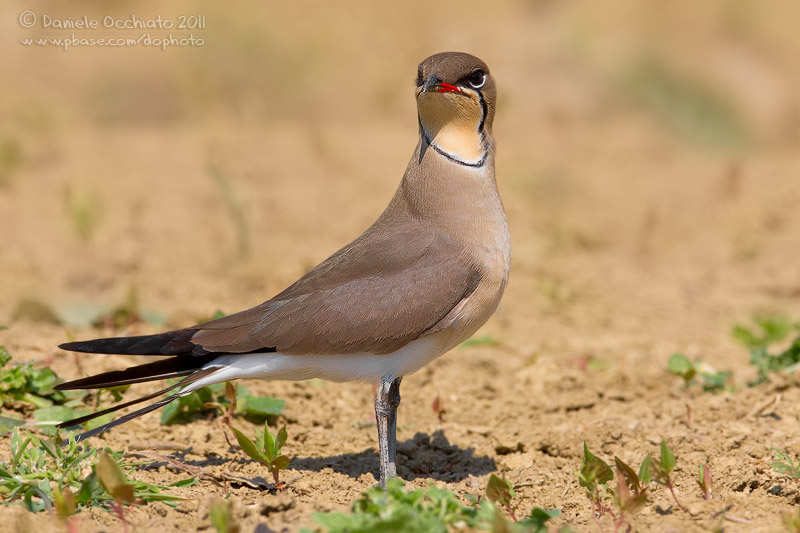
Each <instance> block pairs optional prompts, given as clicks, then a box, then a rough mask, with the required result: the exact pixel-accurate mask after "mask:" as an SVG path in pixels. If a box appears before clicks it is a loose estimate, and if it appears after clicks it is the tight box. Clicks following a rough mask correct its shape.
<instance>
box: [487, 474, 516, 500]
mask: <svg viewBox="0 0 800 533" xmlns="http://www.w3.org/2000/svg"><path fill="white" fill-rule="evenodd" d="M486 497H487V498H488V499H489V501H492V502H500V504H501V505H503V506H508V505H510V504H511V499H512V498H513V497H514V487H513V486H512V485H511V482H510V481H508V480H507V479H505V478H501V477H498V476H496V475H494V474H492V475H491V476H489V482H488V483H487V484H486Z"/></svg>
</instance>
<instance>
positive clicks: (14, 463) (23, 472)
mask: <svg viewBox="0 0 800 533" xmlns="http://www.w3.org/2000/svg"><path fill="white" fill-rule="evenodd" d="M59 442H61V438H60V437H59V436H58V435H56V436H55V437H54V438H53V439H48V438H41V437H37V436H35V435H32V434H30V433H27V432H20V431H19V429H17V428H15V429H14V430H13V431H12V433H11V438H10V449H11V460H10V462H8V463H6V462H3V461H0V497H2V500H3V501H2V503H3V504H4V505H13V504H21V505H24V506H25V508H26V509H28V510H29V511H42V510H46V509H51V508H53V506H54V504H56V507H57V510H58V508H59V507H60V508H61V509H60V510H59V512H64V513H67V516H69V515H70V514H71V511H70V510H71V509H77V510H80V509H82V508H86V507H91V506H101V507H112V505H111V503H112V502H116V503H115V504H119V502H122V504H125V503H128V502H133V501H136V502H138V501H143V502H151V501H162V502H165V503H167V504H168V505H169V504H170V502H173V501H175V500H180V499H181V498H180V497H178V496H174V495H171V494H166V493H163V492H161V491H162V490H163V489H168V488H170V487H178V486H190V485H192V484H194V483H195V482H196V479H195V478H188V479H183V480H180V481H177V482H175V483H172V484H170V485H167V486H163V485H153V484H150V483H145V482H144V481H132V482H128V481H126V480H125V476H124V474H123V473H122V468H123V467H126V466H127V467H130V465H125V464H124V463H123V462H122V452H112V451H108V450H106V451H103V452H102V453H98V451H97V449H88V448H84V447H81V446H78V444H77V443H76V442H75V439H74V438H70V439H69V440H68V441H66V442H64V443H63V445H59V444H58V443H59ZM86 470H90V473H89V474H88V475H86V473H85V472H86ZM116 471H118V472H116ZM123 485H126V486H124V487H123ZM128 487H130V488H128ZM70 494H71V495H72V496H70ZM131 494H132V496H131ZM72 500H74V505H73V503H72ZM72 514H74V513H72Z"/></svg>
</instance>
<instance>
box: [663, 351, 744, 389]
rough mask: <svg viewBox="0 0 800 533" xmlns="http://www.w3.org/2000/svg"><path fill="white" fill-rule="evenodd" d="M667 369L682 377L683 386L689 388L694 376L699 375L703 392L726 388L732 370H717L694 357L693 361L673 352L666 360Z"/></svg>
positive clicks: (693, 381)
mask: <svg viewBox="0 0 800 533" xmlns="http://www.w3.org/2000/svg"><path fill="white" fill-rule="evenodd" d="M667 370H669V371H670V373H672V374H675V375H676V376H678V377H680V378H681V379H683V384H684V387H686V388H689V387H690V386H691V385H693V384H694V383H695V378H696V377H697V376H700V377H701V378H702V380H703V382H702V387H703V391H704V392H719V391H722V390H724V389H725V388H726V386H727V384H728V381H729V380H730V378H731V376H732V375H733V372H731V371H730V370H717V369H715V368H713V367H710V366H709V365H707V364H705V363H703V361H702V360H700V359H696V360H695V361H694V362H692V361H691V360H689V358H688V357H686V356H685V355H683V354H682V353H674V354H672V356H670V358H669V360H668V361H667Z"/></svg>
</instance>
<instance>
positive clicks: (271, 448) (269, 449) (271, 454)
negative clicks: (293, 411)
mask: <svg viewBox="0 0 800 533" xmlns="http://www.w3.org/2000/svg"><path fill="white" fill-rule="evenodd" d="M264 453H265V455H266V456H267V457H268V458H269V459H270V460H272V459H274V458H275V457H277V456H278V452H277V450H276V449H275V441H274V440H273V438H272V435H271V434H270V432H269V426H267V423H266V422H264Z"/></svg>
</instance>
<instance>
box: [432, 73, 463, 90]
mask: <svg viewBox="0 0 800 533" xmlns="http://www.w3.org/2000/svg"><path fill="white" fill-rule="evenodd" d="M422 92H424V93H460V92H461V89H459V88H458V87H456V86H455V85H450V84H449V83H445V82H443V81H442V80H440V79H439V78H437V77H436V75H435V74H433V75H431V76H428V77H427V78H426V79H425V83H423V84H422Z"/></svg>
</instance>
